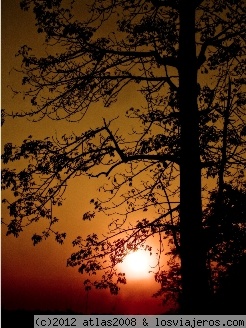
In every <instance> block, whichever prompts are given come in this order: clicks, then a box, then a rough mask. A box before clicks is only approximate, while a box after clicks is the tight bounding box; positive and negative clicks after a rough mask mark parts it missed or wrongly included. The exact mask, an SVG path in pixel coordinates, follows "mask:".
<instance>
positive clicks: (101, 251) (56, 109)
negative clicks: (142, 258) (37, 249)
mask: <svg viewBox="0 0 246 328" xmlns="http://www.w3.org/2000/svg"><path fill="white" fill-rule="evenodd" d="M20 4H21V8H22V9H23V10H29V9H30V8H32V9H33V12H34V14H35V18H36V27H37V32H38V33H43V34H44V35H45V43H46V45H47V49H46V51H47V52H48V54H47V55H46V56H45V57H37V56H35V55H34V54H33V53H32V49H30V48H29V47H28V46H26V45H25V46H23V47H22V48H21V49H20V51H19V53H18V55H19V56H21V58H22V69H21V71H22V74H23V80H22V84H23V88H25V87H26V89H24V94H25V96H29V97H30V101H31V107H30V111H28V112H17V113H14V114H11V115H12V116H14V117H22V116H24V117H30V118H32V119H33V120H40V119H42V118H43V117H50V118H51V119H54V120H63V119H64V120H68V121H79V120H81V119H83V117H84V115H85V114H86V115H90V110H89V109H90V108H89V107H90V105H91V104H92V103H95V102H98V108H99V107H100V106H101V107H109V106H110V105H112V104H113V103H114V102H115V101H116V100H117V97H118V96H119V94H120V93H122V92H124V90H127V88H128V85H130V86H131V88H134V90H136V92H138V94H139V97H140V98H139V99H140V100H139V101H140V102H141V103H142V104H143V105H141V106H139V108H135V107H131V108H128V109H127V112H126V118H127V119H128V120H129V122H130V121H133V122H134V124H135V125H134V128H133V133H131V134H127V133H126V132H125V133H124V131H122V130H121V129H120V124H121V123H120V120H118V121H117V116H118V115H120V114H121V113H116V114H115V116H114V117H112V118H111V119H105V118H104V117H105V114H104V113H103V112H102V113H100V112H99V109H98V114H97V115H98V116H99V117H101V122H102V123H101V125H98V127H96V128H90V129H88V130H87V131H83V132H82V133H81V134H80V135H74V134H71V135H64V136H63V137H62V139H61V140H57V139H56V138H46V139H45V140H34V139H33V138H32V137H31V136H30V137H29V138H27V139H26V140H25V141H24V142H23V144H22V145H21V146H20V147H17V146H13V145H12V144H10V143H8V144H6V145H5V147H4V154H3V156H2V158H3V161H4V163H5V164H7V163H8V162H10V161H16V160H22V159H25V160H27V162H28V166H27V167H26V168H25V169H24V170H21V171H19V172H17V171H16V170H11V169H9V168H4V169H3V171H2V183H3V188H4V189H6V188H10V189H11V190H12V191H13V193H14V196H15V199H14V200H13V201H12V200H4V202H6V204H7V206H8V208H9V213H10V217H11V218H12V219H11V221H10V222H8V223H6V224H7V225H8V232H7V233H8V234H14V235H15V236H18V235H19V233H20V232H21V231H22V230H23V227H24V226H25V225H28V224H31V223H33V222H37V221H39V220H40V219H42V220H43V219H47V220H48V226H47V229H46V230H45V231H44V232H43V233H42V234H40V235H38V234H35V235H34V236H33V237H32V239H33V243H34V245H35V244H36V243H38V242H40V241H41V240H42V239H44V238H46V237H48V236H49V235H50V233H54V234H55V238H56V240H57V241H58V242H60V243H62V242H63V240H64V238H65V237H66V234H65V233H59V232H57V231H56V230H54V223H55V222H57V220H58V219H57V218H55V217H53V214H52V206H54V205H58V206H59V205H62V199H63V198H62V196H63V193H64V191H65V189H66V186H67V182H68V181H69V179H71V178H72V177H75V176H79V175H87V176H89V177H90V178H91V179H92V178H98V177H103V176H105V177H107V178H108V179H110V180H109V181H108V182H107V183H106V184H105V185H103V186H102V188H101V192H102V194H103V199H100V198H98V199H97V198H95V199H92V200H91V205H93V206H94V210H93V211H88V212H87V213H85V214H84V216H83V219H84V220H92V219H93V217H94V216H95V215H96V214H95V212H96V211H103V212H105V213H106V214H108V215H112V222H111V225H110V226H109V232H110V235H109V236H107V237H106V238H104V239H99V237H98V236H97V235H96V234H92V235H89V236H87V238H85V239H83V238H82V237H78V238H77V239H76V240H75V241H74V245H75V246H77V247H78V248H79V250H78V251H76V252H75V253H73V254H72V255H71V257H70V259H69V260H68V265H72V266H76V265H79V271H80V272H82V273H83V272H88V273H90V272H91V273H96V272H97V270H101V269H105V270H106V271H105V275H104V276H103V278H102V280H101V281H99V282H98V281H96V282H94V283H93V284H94V285H95V286H96V287H97V288H107V287H109V288H110V290H111V292H113V293H117V291H118V283H124V282H125V276H124V275H122V274H118V275H117V278H116V280H115V279H114V276H115V274H116V272H115V269H114V266H115V265H116V264H117V263H118V262H120V261H122V259H123V257H124V256H125V255H126V254H127V253H128V252H129V251H130V250H135V249H137V248H140V247H145V248H146V249H147V250H149V251H150V252H151V247H150V246H149V245H148V238H149V237H150V236H153V235H158V234H159V236H160V240H163V238H167V239H168V240H169V242H170V243H172V244H173V246H174V250H173V251H172V252H174V253H175V256H178V258H179V259H180V263H181V266H179V265H177V264H175V266H176V269H177V271H176V272H179V276H177V275H176V276H177V277H178V278H177V279H178V280H180V281H181V285H180V286H181V290H182V297H181V298H180V299H179V301H180V304H181V309H182V313H186V314H198V313H199V314H200V313H207V312H208V311H209V304H210V293H211V288H210V287H211V286H210V279H209V277H210V274H209V270H208V265H207V252H208V238H210V237H208V238H207V235H206V233H205V232H204V231H206V229H204V224H203V223H204V215H203V210H204V211H205V213H206V208H207V211H208V212H207V213H210V212H209V211H210V210H211V206H212V205H211V202H209V197H210V196H209V194H210V193H211V192H212V191H214V187H211V185H213V181H215V182H216V184H217V186H218V187H217V193H216V195H217V198H218V199H217V202H216V204H217V205H216V206H217V210H216V211H217V212H216V213H217V214H218V213H219V212H220V209H221V206H222V202H223V197H222V196H223V193H224V188H225V186H231V188H232V189H233V188H234V189H235V188H238V189H240V188H241V186H243V185H244V183H245V179H244V175H243V170H244V168H245V135H246V127H245V108H244V105H245V93H244V91H243V86H244V85H245V77H244V75H243V74H244V71H245V34H246V33H245V32H246V30H245V21H246V20H245V4H244V1H240V0H237V1H236V0H230V1H223V0H221V1H210V0H204V1H201V0H193V1H184V0H174V1H169V0H157V1H154V0H145V1H144V0H134V1H132V0H131V1H119V0H114V1H112V0H94V1H88V8H87V6H84V5H81V4H80V3H79V2H77V1H71V3H70V4H69V5H68V3H67V2H65V1H61V0H42V1H41V0H22V1H20ZM85 12H87V14H84V13H85ZM144 104H145V105H144ZM6 115H8V114H5V116H6ZM117 123H118V126H119V130H118V129H117V128H116V127H115V126H116V124H117ZM202 183H203V187H202ZM226 188H227V187H226ZM214 192H215V191H214ZM105 195H109V196H108V198H107V199H105V197H104V196H105ZM202 203H203V204H202ZM208 204H210V205H208ZM209 206H210V207H209ZM149 209H152V210H153V211H154V212H155V215H154V217H152V218H151V219H149V218H147V217H146V218H144V214H143V219H142V220H139V221H137V222H129V217H131V216H130V214H131V213H134V212H137V211H139V212H141V213H142V212H144V211H148V210H149ZM219 216H220V214H219ZM219 216H218V215H216V220H217V218H218V220H219ZM209 217H210V219H209V220H212V217H213V215H210V216H209ZM224 218H225V217H224ZM206 222H207V221H206V220H205V223H206ZM213 225H215V226H216V224H215V223H213V224H211V225H210V228H211V229H212V226H213ZM205 227H206V226H205ZM219 233H221V231H220V232H219ZM160 245H161V243H160ZM159 252H160V253H162V252H163V249H162V248H161V246H160V249H159ZM102 259H104V261H108V262H103V261H102ZM163 277H164V275H163V272H162V271H161V267H159V271H158V272H157V274H156V279H157V281H159V282H161V281H163ZM166 278H168V277H166ZM173 278H174V276H173ZM167 281H168V279H167ZM91 284H92V282H91V281H89V280H87V281H86V282H85V285H86V287H87V288H90V285H91Z"/></svg>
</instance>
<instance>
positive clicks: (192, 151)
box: [179, 0, 209, 314]
mask: <svg viewBox="0 0 246 328" xmlns="http://www.w3.org/2000/svg"><path fill="white" fill-rule="evenodd" d="M194 2H195V1H184V0H180V39H179V106H180V113H181V158H180V244H181V253H180V256H181V274H182V299H181V311H182V313H183V314H201V313H205V312H206V307H207V302H208V295H209V282H208V276H207V271H206V253H205V248H204V245H203V237H202V236H203V233H202V199H201V163H200V152H199V114H198V106H197V90H198V88H197V58H196V44H195V5H194ZM207 314H208V313H207Z"/></svg>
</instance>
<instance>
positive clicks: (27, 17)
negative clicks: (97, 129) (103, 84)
mask: <svg viewBox="0 0 246 328" xmlns="http://www.w3.org/2000/svg"><path fill="white" fill-rule="evenodd" d="M1 4H2V108H5V109H6V110H7V111H12V110H15V109H17V108H18V106H19V107H23V108H24V107H25V106H27V105H28V103H26V102H25V101H23V100H21V97H20V98H16V97H13V94H12V92H11V89H10V87H9V86H10V85H11V86H12V87H13V88H15V87H16V88H17V87H18V86H20V83H21V75H19V76H17V74H16V73H15V72H14V71H13V70H12V68H13V67H14V66H18V64H19V60H18V58H16V57H15V53H16V52H17V51H18V49H19V46H20V45H23V44H27V45H30V46H31V47H33V49H34V52H35V53H37V51H38V49H39V47H38V45H39V44H41V43H40V42H42V39H41V37H40V36H38V35H37V33H36V32H35V28H34V19H33V17H32V15H31V13H29V12H28V13H24V12H22V11H21V10H20V9H19V1H18V0H11V1H9V0H3V1H2V2H1ZM11 70H12V71H11ZM10 71H11V72H10ZM9 72H10V73H9ZM123 97H124V95H123ZM134 102H135V103H136V102H137V99H136V97H135V93H134V91H133V92H131V90H130V89H128V95H127V99H124V98H122V99H119V102H118V103H117V111H121V110H122V111H124V110H126V109H127V108H129V107H130V106H133V105H134ZM110 110H111V111H113V110H114V108H112V109H110ZM93 111H94V115H95V118H96V114H97V108H94V109H93V108H92V113H93ZM105 115H107V113H105ZM89 122H91V120H89V118H86V117H85V120H84V122H83V127H85V128H88V126H87V125H88V124H89ZM81 128H82V125H81V123H79V124H78V123H74V124H73V123H66V122H54V121H49V120H47V119H45V120H43V121H42V122H39V123H32V122H28V121H27V120H25V119H18V120H16V119H15V120H10V119H8V120H7V121H6V124H5V125H4V126H3V128H2V145H3V144H4V143H6V142H13V143H17V144H20V142H21V140H23V139H25V138H26V137H27V136H28V135H30V134H31V135H32V136H33V137H34V138H43V137H46V136H48V135H49V136H51V135H54V134H55V133H56V134H57V135H58V136H61V135H62V134H64V132H65V133H70V132H71V131H75V132H76V131H79V132H80V131H81ZM121 128H125V126H124V122H123V121H122V126H121ZM99 185H100V181H97V180H93V181H92V180H90V181H89V180H88V179H86V178H78V179H76V180H73V181H71V182H70V184H69V190H68V193H67V194H66V201H65V202H64V206H63V207H62V208H59V209H58V210H57V213H56V214H57V215H58V217H60V218H61V222H60V223H59V230H60V231H66V232H67V233H68V237H67V239H66V241H65V244H64V245H62V246H61V245H58V244H57V243H56V242H55V241H54V240H53V239H52V237H51V238H50V239H48V240H47V241H44V242H42V243H40V244H38V245H37V246H35V247H34V246H33V245H32V242H31V236H32V233H33V232H37V233H38V232H39V231H40V230H39V231H36V230H37V229H40V227H39V228H38V227H30V229H26V230H25V231H24V232H23V234H21V236H20V237H19V238H14V237H13V236H10V237H6V236H5V233H6V228H5V227H4V226H2V286H1V289H2V300H1V302H2V306H4V307H6V308H15V309H17V308H25V309H51V310H55V309H68V308H69V309H73V310H75V311H82V312H83V311H85V310H86V308H87V312H88V313H115V314H118V313H119V314H121V313H124V314H128V313H129V314H130V313H132V314H152V313H154V314H158V313H163V312H164V310H165V308H164V307H163V306H161V299H153V298H152V297H151V295H152V294H153V293H154V292H156V291H157V289H158V287H159V286H158V284H156V283H154V278H153V277H151V276H150V275H149V277H148V278H146V277H145V278H144V279H138V280H136V279H131V278H130V276H129V278H128V284H127V285H126V286H122V288H121V291H120V294H119V295H118V296H111V295H110V294H109V292H108V291H92V292H91V293H90V294H89V296H88V304H87V305H86V302H85V300H86V294H85V292H84V290H83V284H82V283H83V279H84V277H83V276H81V275H80V274H79V273H78V272H77V269H76V268H67V267H66V260H67V258H68V257H69V256H70V255H71V253H72V252H73V249H72V246H71V241H72V240H73V239H74V238H75V237H77V235H80V234H82V233H84V234H86V235H87V234H88V233H90V232H94V231H95V230H98V231H104V230H105V227H107V224H106V218H105V217H103V216H102V215H100V216H97V218H96V219H95V220H94V221H93V222H83V221H82V220H81V217H82V214H83V213H84V212H85V211H86V210H87V205H88V204H89V201H90V199H91V198H93V197H94V195H95V190H96V189H97V188H98V187H99ZM4 214H6V213H4V212H3V213H2V216H4ZM95 227H96V229H95ZM35 229H36V230H35ZM102 300H103V302H102Z"/></svg>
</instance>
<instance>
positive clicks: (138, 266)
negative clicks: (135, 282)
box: [120, 250, 153, 279]
mask: <svg viewBox="0 0 246 328" xmlns="http://www.w3.org/2000/svg"><path fill="white" fill-rule="evenodd" d="M152 262H153V258H151V256H150V255H149V253H148V252H145V251H143V250H139V251H136V252H132V253H130V254H128V255H127V256H126V258H125V260H124V261H123V262H122V263H121V265H120V268H121V270H122V271H123V270H124V272H125V273H126V275H127V278H129V279H136V278H139V279H143V278H149V277H150V274H149V271H151V267H153V263H152Z"/></svg>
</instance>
